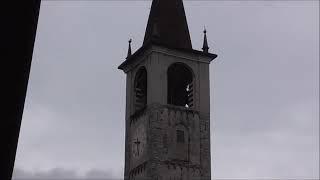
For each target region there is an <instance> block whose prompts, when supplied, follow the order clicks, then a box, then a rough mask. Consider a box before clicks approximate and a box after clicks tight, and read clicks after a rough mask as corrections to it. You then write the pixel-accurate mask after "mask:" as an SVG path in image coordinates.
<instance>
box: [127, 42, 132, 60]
mask: <svg viewBox="0 0 320 180" xmlns="http://www.w3.org/2000/svg"><path fill="white" fill-rule="evenodd" d="M128 42H129V47H128V54H127V58H129V57H130V56H131V42H132V39H129V41H128Z"/></svg>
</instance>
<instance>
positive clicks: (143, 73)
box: [134, 67, 147, 111]
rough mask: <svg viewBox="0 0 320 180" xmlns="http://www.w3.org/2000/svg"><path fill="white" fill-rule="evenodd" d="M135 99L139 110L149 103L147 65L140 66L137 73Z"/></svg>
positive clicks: (136, 109) (136, 107)
mask: <svg viewBox="0 0 320 180" xmlns="http://www.w3.org/2000/svg"><path fill="white" fill-rule="evenodd" d="M134 99H135V100H134V102H135V104H134V106H135V111H139V110H141V109H143V108H144V107H145V106H146V105H147V70H146V68H145V67H142V68H140V69H139V70H138V72H137V73H136V76H135V80H134Z"/></svg>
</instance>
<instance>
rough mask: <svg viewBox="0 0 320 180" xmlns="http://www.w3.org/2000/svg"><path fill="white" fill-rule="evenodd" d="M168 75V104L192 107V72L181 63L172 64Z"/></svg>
mask: <svg viewBox="0 0 320 180" xmlns="http://www.w3.org/2000/svg"><path fill="white" fill-rule="evenodd" d="M167 75H168V97H167V102H168V104H172V105H175V106H183V107H186V108H190V107H193V105H194V104H193V72H192V71H191V70H190V68H189V67H187V66H186V65H184V64H182V63H174V64H172V65H171V66H170V67H169V68H168V71H167Z"/></svg>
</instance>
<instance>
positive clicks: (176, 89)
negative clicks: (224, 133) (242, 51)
mask: <svg viewBox="0 0 320 180" xmlns="http://www.w3.org/2000/svg"><path fill="white" fill-rule="evenodd" d="M202 49H203V51H198V50H194V49H192V45H191V40H190V35H189V29H188V25H187V20H186V16H185V11H184V7H183V3H182V0H153V1H152V6H151V11H150V15H149V20H148V24H147V28H146V32H145V37H144V42H143V45H142V47H140V48H139V49H138V50H137V51H135V52H134V53H133V54H132V53H131V40H130V41H129V49H128V55H127V58H126V60H125V61H124V62H123V63H122V64H121V65H120V66H119V67H118V68H119V69H121V70H123V71H124V72H125V73H126V75H127V76H126V77H127V80H126V116H125V121H126V130H125V141H126V143H125V169H124V176H125V179H130V180H131V179H150V180H171V179H172V180H176V179H178V180H194V179H211V160H210V159H211V157H210V91H209V89H210V87H209V64H210V62H211V61H212V60H213V59H215V58H216V57H217V55H215V54H211V53H209V51H208V49H209V47H208V44H207V37H206V31H204V41H203V47H202Z"/></svg>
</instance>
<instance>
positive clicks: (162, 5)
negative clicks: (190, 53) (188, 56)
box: [143, 0, 192, 49]
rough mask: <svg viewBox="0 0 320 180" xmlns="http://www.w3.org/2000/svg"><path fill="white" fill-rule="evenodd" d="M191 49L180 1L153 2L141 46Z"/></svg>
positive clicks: (156, 0)
mask: <svg viewBox="0 0 320 180" xmlns="http://www.w3.org/2000/svg"><path fill="white" fill-rule="evenodd" d="M150 41H152V42H155V43H159V44H162V45H165V46H168V47H172V48H183V49H192V45H191V39H190V34H189V29H188V24H187V19H186V15H185V11H184V7H183V2H182V0H153V1H152V5H151V10H150V14H149V19H148V24H147V28H146V32H145V36H144V41H143V44H144V45H145V44H146V43H148V42H150Z"/></svg>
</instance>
